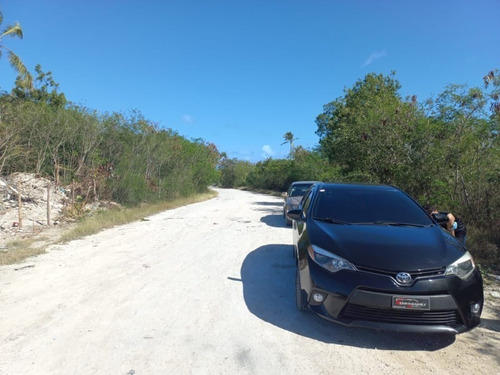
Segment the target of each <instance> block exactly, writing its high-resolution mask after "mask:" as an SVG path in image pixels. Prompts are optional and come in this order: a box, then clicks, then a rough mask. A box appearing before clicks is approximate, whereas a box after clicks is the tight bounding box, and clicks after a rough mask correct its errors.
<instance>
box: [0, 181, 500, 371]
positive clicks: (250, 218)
mask: <svg viewBox="0 0 500 375" xmlns="http://www.w3.org/2000/svg"><path fill="white" fill-rule="evenodd" d="M291 238H292V234H291V229H290V228H288V227H285V226H284V220H283V217H282V208H281V199H279V198H274V197H269V196H265V195H259V194H253V193H249V192H243V191H237V190H219V196H218V197H217V198H215V199H212V200H210V201H207V202H202V203H198V204H193V205H190V206H186V207H182V208H179V209H175V210H172V211H167V212H164V213H161V214H158V215H155V216H152V217H149V218H148V220H145V221H141V222H137V223H133V224H130V225H125V226H121V227H116V228H113V229H111V230H107V231H104V232H101V233H99V234H97V235H94V236H90V237H87V238H85V239H82V240H78V241H74V242H71V243H68V244H65V245H58V246H54V247H52V248H51V249H50V251H49V252H48V253H47V254H44V255H42V256H39V257H38V258H36V259H29V260H28V261H27V262H25V263H23V264H19V265H13V266H3V267H1V268H0V301H1V302H0V374H12V375H19V374H37V375H39V374H51V375H52V374H105V375H108V374H118V375H126V374H135V375H142V374H330V373H336V374H359V373H363V374H427V373H434V374H470V373H471V372H472V373H479V374H498V373H500V333H499V331H500V314H499V305H498V304H496V305H495V304H494V303H495V302H491V303H490V302H489V303H490V305H489V307H488V310H487V311H486V313H485V315H484V319H483V323H482V324H481V327H479V328H477V329H475V330H473V331H472V332H469V333H465V334H462V335H459V336H456V337H455V336H451V337H450V336H442V335H415V334H413V335H411V334H395V333H387V332H378V331H372V330H364V329H354V328H346V327H343V326H340V325H336V324H333V323H330V322H327V321H325V320H322V319H320V318H318V317H316V316H314V315H312V314H303V313H299V312H298V311H296V309H295V304H294V303H295V302H294V267H295V265H294V260H293V257H292V252H291ZM487 298H488V297H487Z"/></svg>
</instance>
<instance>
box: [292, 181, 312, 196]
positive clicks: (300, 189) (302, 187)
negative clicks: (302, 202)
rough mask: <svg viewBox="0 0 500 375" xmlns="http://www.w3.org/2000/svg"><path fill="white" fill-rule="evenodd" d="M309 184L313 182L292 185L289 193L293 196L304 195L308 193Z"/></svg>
mask: <svg viewBox="0 0 500 375" xmlns="http://www.w3.org/2000/svg"><path fill="white" fill-rule="evenodd" d="M309 186H311V184H296V185H292V186H291V188H290V193H289V194H288V195H289V196H291V197H300V196H303V195H304V194H305V193H306V191H307V189H309Z"/></svg>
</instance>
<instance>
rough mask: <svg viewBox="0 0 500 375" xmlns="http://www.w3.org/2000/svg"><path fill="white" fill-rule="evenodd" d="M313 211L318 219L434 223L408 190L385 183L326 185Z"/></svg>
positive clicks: (345, 221) (377, 222) (365, 222)
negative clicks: (381, 184)
mask: <svg viewBox="0 0 500 375" xmlns="http://www.w3.org/2000/svg"><path fill="white" fill-rule="evenodd" d="M313 212H314V214H313V215H314V218H315V219H320V220H321V219H323V220H324V219H325V218H327V219H329V220H332V219H333V220H336V221H338V222H344V223H351V224H389V225H391V224H392V225H398V224H403V225H405V224H406V225H417V226H420V225H431V224H433V222H432V220H431V219H430V218H429V217H428V216H427V214H426V213H425V212H424V211H423V210H422V209H421V208H420V207H419V206H418V205H417V204H416V203H415V202H414V201H413V200H411V199H410V198H409V197H408V196H407V195H406V194H404V193H402V192H401V191H399V190H397V189H394V188H385V187H374V188H372V187H355V186H354V187H353V186H348V185H347V186H333V187H326V188H325V189H321V190H319V192H318V196H317V199H316V201H315V207H314V211H313Z"/></svg>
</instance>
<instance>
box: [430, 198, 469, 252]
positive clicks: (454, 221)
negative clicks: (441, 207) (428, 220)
mask: <svg viewBox="0 0 500 375" xmlns="http://www.w3.org/2000/svg"><path fill="white" fill-rule="evenodd" d="M424 208H425V210H426V211H427V213H428V214H429V215H431V214H442V215H446V217H447V218H448V221H447V222H446V229H447V230H448V231H449V232H450V233H451V234H453V235H454V236H455V237H456V238H457V239H458V240H459V241H460V242H461V243H462V244H463V245H465V237H466V235H467V227H466V226H465V223H464V222H463V221H462V220H461V219H460V218H459V217H458V216H455V215H453V214H452V213H451V212H447V211H438V210H437V209H436V207H434V206H433V205H430V204H429V205H426V206H424Z"/></svg>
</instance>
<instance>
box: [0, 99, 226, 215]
mask: <svg viewBox="0 0 500 375" xmlns="http://www.w3.org/2000/svg"><path fill="white" fill-rule="evenodd" d="M0 116H1V117H0V174H9V173H12V172H32V173H36V174H40V175H44V176H51V177H52V178H53V179H54V180H55V181H56V182H57V183H59V184H61V185H69V184H73V186H74V187H75V190H76V191H77V194H78V195H80V197H81V198H82V199H84V200H87V201H89V200H94V199H106V200H114V201H117V202H119V203H122V204H127V205H135V204H139V203H141V202H144V201H152V200H162V199H171V198H175V197H179V196H186V195H189V194H192V193H196V192H201V191H203V190H205V189H206V188H207V186H209V185H210V184H212V183H214V182H216V180H217V172H216V169H215V168H216V165H217V163H218V161H219V152H218V150H217V148H216V147H215V146H214V145H213V144H208V143H205V142H204V141H202V140H188V139H186V138H184V137H182V136H180V135H179V134H177V133H175V132H174V131H172V130H170V129H160V128H158V127H157V126H156V125H155V124H154V123H152V122H150V121H148V120H146V119H145V118H144V117H143V116H141V115H140V114H139V113H137V112H132V113H131V114H129V115H124V114H117V113H114V114H110V115H109V114H104V115H102V114H98V113H96V112H94V111H90V110H88V109H86V108H82V107H78V106H73V105H67V104H64V105H54V104H51V103H50V102H46V101H43V100H32V99H30V98H28V99H27V98H19V97H14V96H11V95H6V94H4V95H3V96H1V97H0Z"/></svg>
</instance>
